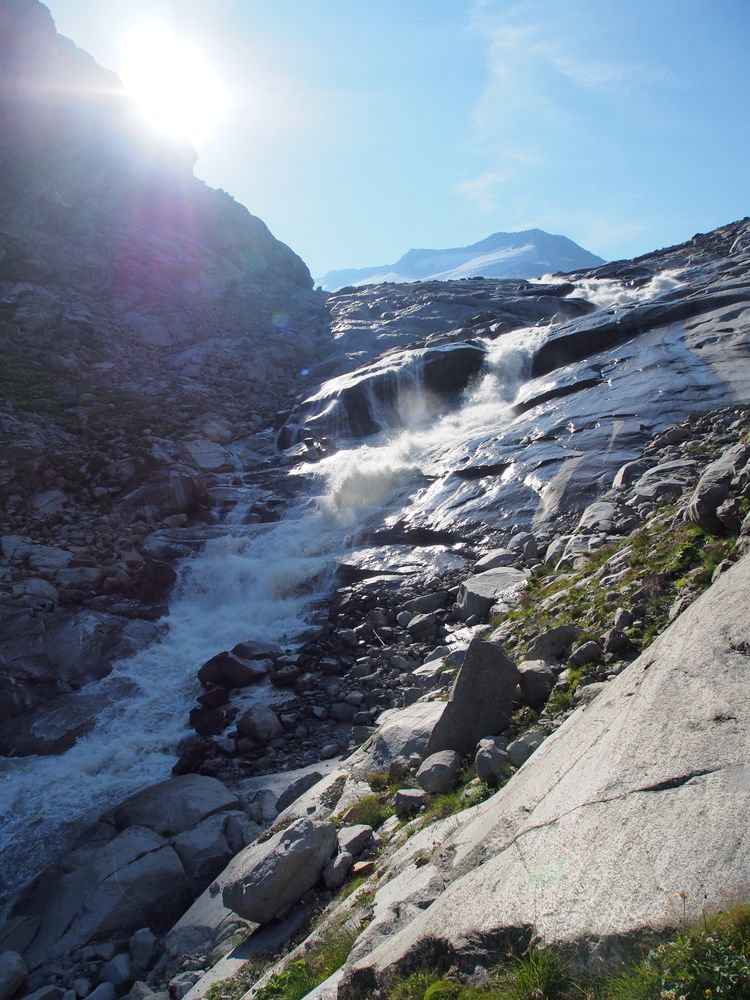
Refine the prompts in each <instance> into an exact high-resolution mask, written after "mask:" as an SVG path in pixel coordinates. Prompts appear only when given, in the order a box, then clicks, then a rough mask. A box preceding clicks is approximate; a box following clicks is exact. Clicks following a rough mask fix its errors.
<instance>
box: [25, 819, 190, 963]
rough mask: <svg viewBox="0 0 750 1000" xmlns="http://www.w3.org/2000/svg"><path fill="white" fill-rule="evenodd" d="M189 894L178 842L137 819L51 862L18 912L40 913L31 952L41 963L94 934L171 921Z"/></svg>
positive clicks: (105, 934)
mask: <svg viewBox="0 0 750 1000" xmlns="http://www.w3.org/2000/svg"><path fill="white" fill-rule="evenodd" d="M51 885H54V892H52V891H51V889H50V886H51ZM188 898H189V891H188V883H187V880H186V878H185V873H184V871H183V868H182V864H181V863H180V859H179V857H178V856H177V854H176V853H175V851H174V850H173V848H172V847H170V846H169V845H168V844H167V843H166V841H165V840H164V839H163V838H162V837H160V836H158V835H157V834H156V833H154V832H153V831H152V830H149V829H146V828H145V827H139V826H131V827H129V828H128V829H126V830H123V831H122V832H121V833H119V834H118V835H117V836H116V837H115V838H114V839H113V840H111V841H110V842H109V843H106V844H102V845H101V846H96V847H91V848H88V849H84V848H81V849H79V850H78V851H76V852H75V854H74V855H72V856H71V857H70V858H68V859H66V864H65V867H64V868H49V869H47V870H46V871H45V872H44V873H43V874H42V875H41V876H40V877H39V878H38V879H37V881H36V882H35V883H34V885H33V886H32V887H31V888H29V889H28V890H27V891H26V892H25V893H24V895H23V896H22V898H21V899H20V900H19V902H18V903H17V904H16V906H15V907H14V912H13V916H17V915H23V916H32V917H36V918H37V919H38V920H39V923H40V926H39V930H38V931H37V933H36V936H35V937H34V940H33V941H32V942H31V944H30V945H29V947H28V948H27V950H26V952H25V955H24V957H25V959H26V962H27V964H28V965H29V968H30V969H34V968H36V967H37V966H39V965H42V964H45V963H47V962H49V961H51V960H53V959H55V958H59V957H60V956H61V955H64V954H66V953H67V952H69V951H72V950H74V949H76V948H80V947H82V946H83V945H85V944H87V943H88V942H90V941H95V940H101V939H107V938H110V939H111V938H114V937H119V936H125V937H127V936H129V935H130V934H132V933H133V931H134V930H136V929H137V928H138V927H143V926H144V925H147V926H150V927H154V928H155V929H159V928H164V927H166V926H168V925H169V923H170V922H171V921H172V920H174V919H175V918H176V917H177V916H178V915H179V914H180V913H181V912H182V910H183V909H184V907H185V905H186V903H187V902H188Z"/></svg>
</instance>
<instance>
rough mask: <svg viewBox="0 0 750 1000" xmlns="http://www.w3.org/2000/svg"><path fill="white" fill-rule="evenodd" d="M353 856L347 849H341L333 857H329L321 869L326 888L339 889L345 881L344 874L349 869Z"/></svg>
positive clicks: (346, 873) (352, 862) (347, 872)
mask: <svg viewBox="0 0 750 1000" xmlns="http://www.w3.org/2000/svg"><path fill="white" fill-rule="evenodd" d="M353 864H354V858H353V857H352V855H351V854H349V852H348V851H342V852H341V853H340V854H337V855H336V857H335V858H331V860H330V861H329V862H328V864H327V865H326V866H325V868H324V869H323V881H324V882H325V884H326V888H327V889H340V888H341V886H342V885H343V884H344V882H345V881H346V876H347V875H348V874H349V872H350V871H351V867H352V865H353Z"/></svg>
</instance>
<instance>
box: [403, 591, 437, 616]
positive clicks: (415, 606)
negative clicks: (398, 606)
mask: <svg viewBox="0 0 750 1000" xmlns="http://www.w3.org/2000/svg"><path fill="white" fill-rule="evenodd" d="M447 603H448V592H447V591H446V590H440V591H438V592H437V593H436V594H425V595H424V596H423V597H412V598H411V600H409V601H404V603H403V605H402V607H403V609H404V611H409V612H411V614H413V615H426V614H429V613H430V611H439V610H440V608H444V607H445V605H446V604H447Z"/></svg>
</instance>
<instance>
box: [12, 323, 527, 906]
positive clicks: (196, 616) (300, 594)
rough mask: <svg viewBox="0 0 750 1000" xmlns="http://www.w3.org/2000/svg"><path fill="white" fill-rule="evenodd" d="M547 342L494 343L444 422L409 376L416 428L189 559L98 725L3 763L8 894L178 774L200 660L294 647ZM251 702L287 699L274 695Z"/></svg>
mask: <svg viewBox="0 0 750 1000" xmlns="http://www.w3.org/2000/svg"><path fill="white" fill-rule="evenodd" d="M538 336H539V333H538V331H519V332H517V333H516V334H513V335H508V336H506V337H504V338H503V339H502V341H500V342H496V343H494V344H490V345H488V354H487V373H486V374H485V375H484V376H483V377H482V378H481V379H480V380H479V381H478V382H477V384H476V385H475V386H474V387H473V389H472V390H471V391H469V392H467V394H466V399H465V402H464V405H463V406H462V407H460V408H459V409H458V410H457V411H455V412H453V413H450V414H446V415H444V416H443V417H442V418H441V419H439V420H438V421H437V422H434V423H433V424H432V425H428V426H425V422H426V420H428V419H429V413H430V408H429V404H428V403H427V402H424V403H423V404H420V402H419V400H418V398H417V395H418V394H417V391H416V387H417V385H418V382H417V380H416V379H413V378H411V377H410V379H409V392H410V396H409V400H408V406H407V405H402V407H401V410H400V414H399V419H400V420H402V421H406V420H408V421H409V422H410V423H412V425H413V426H412V427H411V428H410V429H406V430H403V429H402V430H399V432H398V433H397V434H395V435H394V436H392V437H388V436H387V435H380V436H378V437H377V438H373V439H371V440H370V441H369V442H368V443H367V444H364V445H358V446H353V447H344V448H343V449H342V450H341V451H339V452H337V453H336V454H335V455H333V456H332V457H331V458H328V459H326V460H324V461H323V462H320V463H318V464H317V465H315V466H303V467H301V468H298V469H297V470H295V473H294V474H295V475H303V476H311V475H312V477H313V487H312V490H311V492H318V493H320V492H321V491H320V489H317V490H316V489H315V487H316V486H319V484H320V480H321V477H322V478H323V480H324V484H325V485H324V490H323V491H322V495H321V496H317V497H314V498H309V499H307V500H304V501H299V502H298V503H297V504H296V505H295V506H294V507H292V508H291V509H290V510H289V511H287V513H286V515H285V516H284V518H283V519H282V520H281V521H279V522H276V523H271V524H258V525H249V526H242V527H240V526H237V527H227V528H226V529H225V532H224V533H223V534H221V535H219V536H218V537H215V538H212V539H211V540H210V541H208V542H207V544H206V545H205V547H204V548H203V550H202V551H201V553H200V554H199V555H198V556H196V557H195V558H194V559H192V560H189V561H187V562H185V563H184V564H183V566H182V568H181V574H180V581H179V585H178V588H177V596H176V599H175V600H174V602H173V606H172V609H171V612H170V614H169V616H168V618H167V619H166V626H167V633H166V635H165V637H164V638H163V639H162V640H161V641H159V642H157V643H155V644H154V645H152V646H150V647H149V648H147V649H145V650H143V651H142V652H140V653H138V654H137V655H136V656H133V657H131V658H130V659H128V660H126V661H123V662H121V663H118V664H116V665H115V668H114V670H113V672H112V674H110V675H109V676H108V677H107V678H105V679H104V680H102V681H100V682H98V683H97V684H94V685H90V686H89V687H88V688H87V689H86V691H87V693H92V694H97V693H98V694H100V695H101V700H102V709H101V712H100V714H99V717H98V720H97V724H96V727H95V728H94V729H93V730H92V731H91V732H90V733H89V734H88V735H86V736H84V737H83V738H81V739H80V740H79V741H78V742H77V743H76V744H75V746H73V747H72V748H71V749H70V750H68V751H67V752H65V753H63V754H61V755H59V756H53V757H25V758H12V759H5V760H2V761H0V801H1V804H0V816H1V817H2V819H1V820H0V838H1V839H0V852H1V853H0V857H1V858H2V860H1V862H0V876H2V878H3V880H4V881H5V882H6V883H7V884H8V885H10V886H13V885H19V884H21V883H23V882H24V881H26V880H27V879H28V878H29V877H31V876H33V875H34V874H35V873H36V872H37V871H38V870H39V869H40V868H41V867H42V866H43V865H44V864H45V863H47V862H49V861H50V860H52V859H53V858H54V857H55V855H57V854H59V853H60V852H61V850H63V849H64V848H65V846H66V845H67V844H68V843H69V842H70V840H71V839H72V837H73V835H74V832H75V830H76V829H80V826H81V823H82V821H84V820H86V819H91V820H93V819H95V818H96V817H97V816H98V815H100V814H101V813H103V812H104V811H106V810H107V809H108V808H110V807H112V806H113V805H114V804H115V803H116V802H118V801H121V800H122V799H123V798H124V797H125V796H127V795H128V794H130V793H132V792H133V791H135V790H137V789H138V788H141V787H144V786H146V785H148V784H150V783H153V782H156V781H159V780H161V779H163V778H165V777H168V776H169V773H170V770H171V767H172V764H173V763H174V759H175V747H176V745H177V743H178V742H179V740H180V739H181V738H182V737H183V736H185V735H186V733H187V732H188V730H187V716H188V712H189V709H190V707H191V705H192V704H193V702H194V700H195V696H196V694H197V693H198V692H199V684H198V682H197V680H196V672H197V669H198V667H199V666H200V665H201V663H202V662H204V661H205V660H206V659H208V657H210V656H212V655H213V654H215V653H216V652H217V651H218V650H219V649H227V648H230V647H231V646H232V645H234V644H236V643H238V642H241V641H244V640H247V639H258V640H263V641H270V642H277V643H280V644H281V645H293V643H294V639H295V636H298V635H299V634H300V633H301V632H302V631H303V630H304V627H305V614H306V612H308V611H309V609H310V607H311V605H312V604H314V603H315V602H316V600H318V599H319V598H320V597H322V596H323V595H324V594H325V593H327V592H328V590H329V589H330V586H331V583H332V577H331V571H332V569H333V568H334V567H335V565H336V562H337V561H339V560H340V559H341V558H342V557H343V556H344V555H345V554H346V552H347V548H348V547H349V542H348V539H350V538H351V537H352V536H353V533H354V532H355V530H357V529H360V528H361V527H362V526H363V524H364V523H365V522H366V520H367V518H368V517H369V516H370V515H371V514H372V513H373V512H374V511H376V510H377V509H378V508H382V507H383V506H384V505H386V506H387V507H388V508H392V507H393V506H395V505H397V504H398V503H399V502H405V501H406V499H407V497H408V495H409V493H410V492H411V490H412V479H413V476H414V475H415V474H416V473H417V472H418V470H420V469H421V468H423V467H424V466H426V465H430V464H431V463H434V462H436V461H439V459H440V455H441V453H442V452H444V451H446V450H449V449H450V447H451V446H452V445H453V444H454V443H457V442H459V441H465V440H466V439H467V438H470V437H471V435H472V434H473V433H475V432H478V431H479V430H481V429H486V427H487V425H488V422H489V421H492V422H494V423H495V424H496V425H497V424H498V423H500V424H502V423H507V421H508V420H509V419H510V417H511V410H510V403H511V402H512V400H513V397H514V396H515V394H516V391H517V389H518V387H519V385H520V384H521V382H522V380H523V376H524V374H525V371H526V367H527V364H528V360H529V358H530V349H531V344H532V342H533V341H534V340H535V339H536V338H537V337H538ZM402 402H404V403H405V400H404V401H402ZM252 696H253V697H254V698H255V699H256V700H269V699H271V698H273V697H279V694H278V692H276V691H275V690H274V689H272V688H270V686H265V687H261V688H253V689H252Z"/></svg>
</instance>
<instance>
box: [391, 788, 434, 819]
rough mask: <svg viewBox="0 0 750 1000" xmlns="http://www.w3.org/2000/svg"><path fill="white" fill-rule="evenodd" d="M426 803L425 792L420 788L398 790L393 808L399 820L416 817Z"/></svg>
mask: <svg viewBox="0 0 750 1000" xmlns="http://www.w3.org/2000/svg"><path fill="white" fill-rule="evenodd" d="M426 801H427V792H424V791H422V789H421V788H399V790H398V791H397V792H396V800H395V808H396V815H397V816H398V818H399V819H409V818H410V817H412V816H416V815H417V813H418V812H419V810H420V809H421V808H422V806H423V805H424V804H425V802H426Z"/></svg>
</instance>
